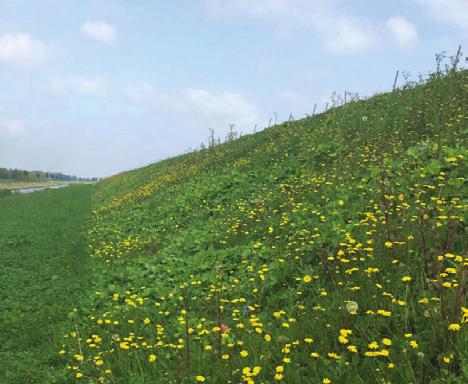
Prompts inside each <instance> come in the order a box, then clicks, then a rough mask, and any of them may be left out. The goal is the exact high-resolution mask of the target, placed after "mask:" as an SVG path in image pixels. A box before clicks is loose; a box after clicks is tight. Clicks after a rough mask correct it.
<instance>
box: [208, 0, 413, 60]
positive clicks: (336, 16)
mask: <svg viewBox="0 0 468 384" xmlns="http://www.w3.org/2000/svg"><path fill="white" fill-rule="evenodd" d="M343 3H344V2H343V1H342V0H328V1H314V0H257V1H251V0H205V6H206V9H207V10H208V12H209V14H211V15H212V16H213V17H216V18H221V19H224V20H228V21H229V20H232V19H234V18H238V17H247V18H257V19H262V20H266V21H268V22H271V23H272V24H274V25H275V26H276V27H277V28H278V29H279V30H285V29H286V30H288V29H289V30H291V29H294V28H295V27H298V26H300V27H307V28H310V29H312V30H313V32H315V34H316V36H318V38H319V40H320V42H321V44H322V45H323V46H324V47H325V49H327V50H328V51H330V52H333V53H337V54H341V53H343V54H347V53H355V52H363V51H368V50H371V49H375V48H378V47H382V46H385V45H386V43H387V40H386V39H387V36H388V31H387V27H386V25H385V21H379V20H369V19H367V18H366V17H363V16H360V15H353V14H348V13H346V12H345V11H344V10H343V9H344V7H343V6H342V4H343ZM400 19H401V18H400ZM400 19H399V18H397V20H400ZM400 21H401V20H400ZM391 24H392V23H391ZM402 26H403V27H404V28H405V30H404V31H403V32H401V33H398V34H397V33H396V32H395V33H393V35H392V39H393V40H395V39H398V41H397V42H398V44H397V46H398V47H406V44H407V43H408V42H409V41H410V39H411V38H413V36H414V35H415V34H417V32H416V29H415V28H414V29H412V28H411V26H412V24H411V23H410V22H409V21H407V23H406V24H405V25H402ZM285 27H286V28H285ZM413 27H414V26H413Z"/></svg>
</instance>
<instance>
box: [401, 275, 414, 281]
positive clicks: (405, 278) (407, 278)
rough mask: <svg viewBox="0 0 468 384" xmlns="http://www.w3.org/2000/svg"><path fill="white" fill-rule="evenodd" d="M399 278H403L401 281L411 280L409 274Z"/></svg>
mask: <svg viewBox="0 0 468 384" xmlns="http://www.w3.org/2000/svg"><path fill="white" fill-rule="evenodd" d="M401 280H403V281H411V280H412V277H411V276H403V277H402V278H401Z"/></svg>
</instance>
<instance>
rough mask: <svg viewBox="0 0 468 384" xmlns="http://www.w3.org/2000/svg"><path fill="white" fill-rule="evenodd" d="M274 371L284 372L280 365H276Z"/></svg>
mask: <svg viewBox="0 0 468 384" xmlns="http://www.w3.org/2000/svg"><path fill="white" fill-rule="evenodd" d="M275 372H277V373H283V372H284V367H283V366H282V365H278V366H277V367H276V369H275Z"/></svg>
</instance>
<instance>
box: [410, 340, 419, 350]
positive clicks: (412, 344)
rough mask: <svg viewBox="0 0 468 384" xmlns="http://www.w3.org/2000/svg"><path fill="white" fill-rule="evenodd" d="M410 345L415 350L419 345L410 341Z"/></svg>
mask: <svg viewBox="0 0 468 384" xmlns="http://www.w3.org/2000/svg"><path fill="white" fill-rule="evenodd" d="M410 345H411V346H412V347H413V348H415V349H416V348H418V343H417V341H416V340H411V341H410Z"/></svg>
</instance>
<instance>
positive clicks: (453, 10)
mask: <svg viewBox="0 0 468 384" xmlns="http://www.w3.org/2000/svg"><path fill="white" fill-rule="evenodd" d="M414 1H416V2H417V3H418V4H420V5H421V6H423V7H424V8H425V9H426V11H427V12H428V13H429V14H430V15H431V16H432V17H433V18H434V19H436V20H439V21H441V22H444V23H447V24H452V25H455V26H457V27H459V28H462V29H465V30H468V16H467V15H468V1H467V0H414Z"/></svg>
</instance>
